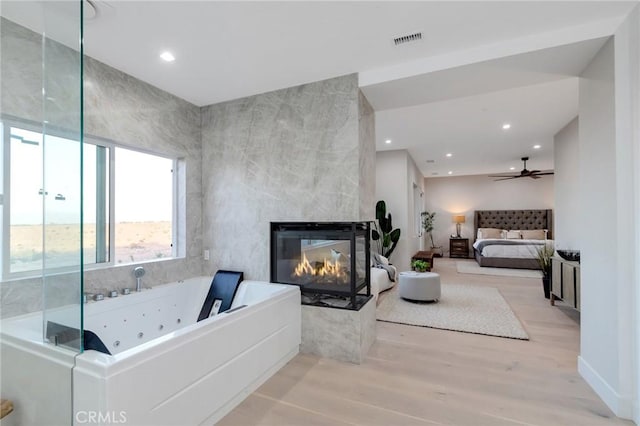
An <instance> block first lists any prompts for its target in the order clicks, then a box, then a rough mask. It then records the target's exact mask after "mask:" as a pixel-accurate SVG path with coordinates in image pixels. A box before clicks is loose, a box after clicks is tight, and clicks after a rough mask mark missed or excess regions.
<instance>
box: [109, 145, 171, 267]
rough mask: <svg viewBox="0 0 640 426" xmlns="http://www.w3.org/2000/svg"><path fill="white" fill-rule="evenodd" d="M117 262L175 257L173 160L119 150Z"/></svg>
mask: <svg viewBox="0 0 640 426" xmlns="http://www.w3.org/2000/svg"><path fill="white" fill-rule="evenodd" d="M115 158H116V161H115V182H116V184H115V192H114V195H115V198H114V203H115V222H114V223H115V227H116V229H115V231H116V232H115V261H116V263H129V262H139V261H141V260H151V259H161V258H165V257H171V256H172V246H173V245H172V232H171V223H172V220H171V218H172V216H173V192H172V191H170V190H168V189H170V188H172V187H173V176H172V172H173V161H172V160H169V159H167V158H162V157H158V156H155V155H150V154H144V153H141V152H136V151H130V150H128V149H123V148H116V149H115Z"/></svg>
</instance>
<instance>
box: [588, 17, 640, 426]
mask: <svg viewBox="0 0 640 426" xmlns="http://www.w3.org/2000/svg"><path fill="white" fill-rule="evenodd" d="M639 13H640V12H639V11H638V7H636V8H635V10H634V12H633V13H632V14H631V15H630V17H629V18H628V19H627V20H626V22H625V23H623V25H622V26H621V27H620V28H619V29H618V31H616V34H615V37H614V38H613V39H612V40H610V41H609V42H608V43H607V44H606V45H605V46H604V47H603V48H602V50H601V51H600V52H599V53H598V54H597V55H596V57H595V58H594V59H593V61H592V62H591V64H590V65H589V66H588V67H587V69H585V71H584V73H583V75H582V78H581V80H580V108H579V109H580V124H579V133H580V206H579V207H580V208H579V210H580V211H581V212H583V214H582V216H581V217H580V223H581V225H582V228H583V229H584V230H588V232H583V233H582V236H583V237H582V239H581V242H580V245H581V250H582V254H581V257H582V259H583V261H582V280H581V281H582V316H581V348H580V349H581V350H580V357H579V359H578V370H579V372H580V374H581V375H582V376H583V377H584V378H585V380H586V381H587V382H588V383H589V384H590V385H591V386H592V387H593V389H594V390H595V391H596V393H598V395H599V396H600V397H601V398H602V399H603V400H604V401H605V402H606V403H607V405H608V406H609V407H610V408H611V409H612V410H613V411H614V413H616V415H618V416H620V417H625V418H635V419H636V421H637V420H638V411H637V409H638V400H639V396H638V388H637V385H638V380H637V379H638V350H637V341H636V339H637V338H638V327H637V308H638V298H637V297H638V294H637V290H636V288H637V287H638V285H639V284H640V279H639V271H638V264H639V263H640V256H639V254H640V247H639V246H640V243H639V242H640V222H639V219H638V218H640V207H639V205H638V203H639V198H640V197H639V196H638V189H639V188H640V185H639V172H638V169H639V168H640V158H639V155H638V153H639V149H638V144H639V143H640V141H639V137H638V125H639V119H638V111H639V107H638V105H639V103H640V94H639V92H638V87H639V83H640V71H639V61H638V57H639V56H640V42H639V41H638V34H639V20H640V18H639ZM602 348H606V350H603V349H602Z"/></svg>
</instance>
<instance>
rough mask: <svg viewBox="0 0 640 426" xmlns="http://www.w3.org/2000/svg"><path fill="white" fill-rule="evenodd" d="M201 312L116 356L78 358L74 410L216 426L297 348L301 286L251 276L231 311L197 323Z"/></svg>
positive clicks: (133, 421)
mask: <svg viewBox="0 0 640 426" xmlns="http://www.w3.org/2000/svg"><path fill="white" fill-rule="evenodd" d="M209 280H210V278H208V277H207V278H204V279H203V282H204V283H208V281H209ZM202 287H203V289H204V291H203V292H202V295H203V297H202V299H201V300H204V295H206V291H207V289H208V286H207V285H204V286H202ZM153 291H154V290H152V291H150V292H149V293H152V292H153ZM243 305H246V306H245V307H243V308H240V309H237V310H234V308H239V307H240V306H243ZM199 310H200V305H197V306H195V307H194V309H192V312H191V313H192V314H193V315H192V316H193V318H191V317H189V318H188V320H189V321H190V324H191V325H188V326H187V327H184V328H182V329H180V330H176V331H174V332H171V333H169V334H167V335H165V336H162V337H160V338H157V339H154V340H151V341H149V342H147V343H143V344H142V345H138V346H135V347H133V348H131V349H127V350H125V351H123V352H120V353H118V354H115V355H113V356H109V355H105V354H102V353H99V352H95V351H86V352H84V353H83V354H81V355H79V356H78V357H77V359H76V368H75V369H74V375H73V376H74V377H73V384H74V402H75V404H74V410H75V412H76V413H80V412H84V411H97V412H102V413H112V415H113V414H114V413H115V414H120V413H123V415H124V416H126V419H127V423H130V424H136V425H176V424H181V425H198V424H213V423H215V422H216V421H218V420H220V419H221V418H222V417H223V416H224V415H225V414H227V413H228V412H229V411H230V410H231V409H233V407H235V406H236V405H237V404H239V403H240V402H241V401H242V400H243V399H244V398H245V397H246V396H248V395H249V394H250V393H251V392H253V391H254V390H255V389H256V388H257V387H258V386H260V385H261V384H262V383H264V381H266V380H267V379H268V378H269V377H270V376H271V375H273V374H274V373H275V372H276V371H278V370H279V369H280V368H281V367H282V366H284V364H286V363H287V362H288V361H289V360H290V359H291V358H293V357H294V356H295V355H296V354H297V353H298V348H299V344H300V291H299V289H298V288H297V287H295V286H288V285H281V284H269V283H266V282H258V281H244V282H242V284H240V288H239V289H238V293H237V294H236V297H235V299H234V302H233V304H232V306H231V310H230V311H229V312H225V313H222V314H219V315H217V316H215V317H212V318H209V319H206V320H203V321H200V322H198V323H195V318H197V315H198V312H199ZM172 318H173V317H171V316H169V317H168V319H172Z"/></svg>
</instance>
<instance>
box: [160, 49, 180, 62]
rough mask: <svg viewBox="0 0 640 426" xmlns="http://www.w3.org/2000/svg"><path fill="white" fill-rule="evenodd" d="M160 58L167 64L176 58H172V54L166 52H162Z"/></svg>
mask: <svg viewBox="0 0 640 426" xmlns="http://www.w3.org/2000/svg"><path fill="white" fill-rule="evenodd" d="M160 57H161V58H162V60H164V61H167V62H173V61H175V60H176V57H175V56H173V53H171V52H169V51H168V50H167V51H164V52H162V53H161V54H160Z"/></svg>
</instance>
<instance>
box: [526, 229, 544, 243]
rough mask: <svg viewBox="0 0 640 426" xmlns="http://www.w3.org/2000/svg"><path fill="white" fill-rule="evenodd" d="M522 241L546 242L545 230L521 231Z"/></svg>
mask: <svg viewBox="0 0 640 426" xmlns="http://www.w3.org/2000/svg"><path fill="white" fill-rule="evenodd" d="M520 233H521V234H522V239H524V240H546V239H547V238H546V237H547V230H546V229H528V230H525V229H523V230H521V231H520Z"/></svg>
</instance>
